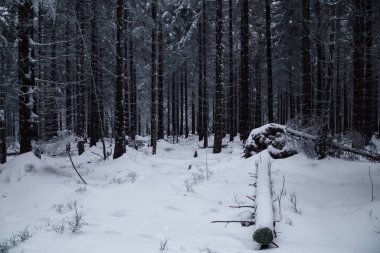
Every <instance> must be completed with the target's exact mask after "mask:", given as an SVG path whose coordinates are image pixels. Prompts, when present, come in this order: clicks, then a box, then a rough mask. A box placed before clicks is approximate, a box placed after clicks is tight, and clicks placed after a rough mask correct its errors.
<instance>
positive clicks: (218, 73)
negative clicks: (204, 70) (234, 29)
mask: <svg viewBox="0 0 380 253" xmlns="http://www.w3.org/2000/svg"><path fill="white" fill-rule="evenodd" d="M215 5H216V9H215V12H216V31H215V32H216V34H215V40H216V41H215V46H216V55H215V57H216V58H215V116H214V117H215V121H214V130H215V137H214V147H213V153H214V154H217V153H220V152H221V151H222V139H223V133H222V131H223V129H222V128H223V122H222V121H223V86H222V29H223V9H222V7H223V6H222V0H216V2H215Z"/></svg>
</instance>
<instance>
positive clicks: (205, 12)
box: [0, 0, 380, 162]
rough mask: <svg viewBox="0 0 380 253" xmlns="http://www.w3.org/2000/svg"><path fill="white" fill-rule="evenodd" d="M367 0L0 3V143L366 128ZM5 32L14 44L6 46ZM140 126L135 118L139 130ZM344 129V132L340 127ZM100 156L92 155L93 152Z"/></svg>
mask: <svg viewBox="0 0 380 253" xmlns="http://www.w3.org/2000/svg"><path fill="white" fill-rule="evenodd" d="M379 11H380V4H379V3H378V2H377V1H374V0H343V1H334V0H328V1H321V0H302V1H291V0H265V1H259V0H253V1H248V0H240V1H237V0H228V1H221V0H216V1H206V0H191V1H186V2H185V1H156V0H144V1H134V0H130V1H126V0H113V1H105V0H76V1H69V0H55V1H53V0H51V1H37V0H33V1H32V0H20V1H10V0H9V1H8V0H7V1H5V2H4V3H1V4H0V32H1V34H0V57H1V64H0V82H1V87H0V88H1V89H0V107H1V108H0V130H1V131H0V139H1V149H2V152H1V154H3V155H2V157H3V158H2V160H1V161H2V162H4V161H5V159H4V154H5V153H4V152H6V145H5V144H6V143H7V144H8V146H10V145H11V143H14V142H18V143H19V145H20V153H24V152H28V151H31V150H32V149H35V148H36V147H38V145H39V144H40V143H43V142H46V141H51V140H54V139H56V138H60V136H63V135H65V134H74V135H75V136H76V137H77V139H78V140H79V141H83V142H86V141H87V140H88V139H89V143H90V146H93V145H97V143H99V141H100V143H102V145H103V147H104V145H105V144H104V140H105V139H106V138H111V139H113V140H114V141H115V148H114V151H113V156H114V158H117V157H119V156H121V155H122V154H123V153H125V152H126V145H127V144H131V145H133V141H134V140H135V139H136V136H138V135H146V134H147V135H150V138H151V139H150V145H151V147H152V152H153V154H155V153H156V152H157V151H156V149H157V145H158V143H159V142H158V140H160V139H165V138H169V139H170V140H172V141H174V142H178V141H179V139H180V138H182V137H183V138H186V137H188V136H190V135H193V134H198V136H199V137H198V138H199V141H202V142H203V143H202V146H203V147H205V148H206V147H209V145H210V144H209V143H208V140H209V138H208V137H209V136H210V135H211V134H214V137H215V138H214V143H212V144H211V145H212V146H213V152H214V153H219V152H221V148H222V139H223V137H224V136H225V135H226V134H228V135H229V141H233V140H234V137H236V136H238V134H240V139H241V140H243V141H245V140H246V139H247V137H248V135H249V132H250V130H251V129H253V128H255V127H259V126H261V125H263V124H265V123H267V122H278V123H281V124H291V125H293V126H294V125H297V126H298V127H300V128H301V129H303V130H305V131H311V132H313V131H314V132H316V133H319V134H328V135H336V136H337V137H342V136H349V135H351V136H353V135H356V136H357V135H358V134H359V135H361V136H362V137H363V138H364V140H365V141H367V142H368V141H369V140H370V137H371V136H372V135H373V134H374V133H376V132H379V127H380V124H379V77H378V72H379V63H378V62H379V61H378V59H379V57H380V52H379V40H380V38H379V36H378V34H380V31H379V29H380V28H379V27H380V24H379V22H380V21H379V19H378V14H379ZM16 41H17V43H15V42H16ZM142 126H144V127H142ZM352 133H355V134H352ZM104 156H106V153H104Z"/></svg>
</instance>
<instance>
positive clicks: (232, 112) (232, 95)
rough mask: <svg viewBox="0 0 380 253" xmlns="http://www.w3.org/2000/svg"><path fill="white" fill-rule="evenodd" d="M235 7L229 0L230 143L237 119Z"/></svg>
mask: <svg viewBox="0 0 380 253" xmlns="http://www.w3.org/2000/svg"><path fill="white" fill-rule="evenodd" d="M232 14H233V5H232V0H228V70H229V74H228V75H229V76H228V87H229V89H228V100H227V103H228V105H227V121H228V133H229V135H230V141H233V140H234V137H235V131H234V126H235V125H234V119H235V120H236V117H235V114H236V113H235V83H234V48H233V47H234V41H233V20H232V18H233V16H232Z"/></svg>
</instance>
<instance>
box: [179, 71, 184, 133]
mask: <svg viewBox="0 0 380 253" xmlns="http://www.w3.org/2000/svg"><path fill="white" fill-rule="evenodd" d="M184 72H185V71H184V66H182V67H181V81H180V86H181V87H180V104H179V106H180V109H179V135H180V136H183V114H184V113H183V109H184V97H183V96H184V86H185V85H184V84H185V80H184Z"/></svg>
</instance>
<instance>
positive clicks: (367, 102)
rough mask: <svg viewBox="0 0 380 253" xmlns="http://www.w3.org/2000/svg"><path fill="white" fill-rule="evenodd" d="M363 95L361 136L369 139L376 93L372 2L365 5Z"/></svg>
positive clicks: (372, 126)
mask: <svg viewBox="0 0 380 253" xmlns="http://www.w3.org/2000/svg"><path fill="white" fill-rule="evenodd" d="M365 12H366V13H365V24H364V26H365V42H366V44H365V48H366V52H365V84H364V85H365V87H364V89H365V91H364V92H365V94H364V118H363V120H364V123H363V134H364V135H365V136H366V137H367V138H368V140H369V139H370V138H371V136H372V133H373V131H374V129H375V125H376V121H375V118H376V117H375V116H374V115H373V112H374V110H373V108H372V101H373V99H372V98H373V95H374V94H376V92H375V91H374V89H373V87H374V86H373V83H374V80H373V64H372V58H373V56H372V47H373V33H372V19H373V12H372V0H366V5H365Z"/></svg>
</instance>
